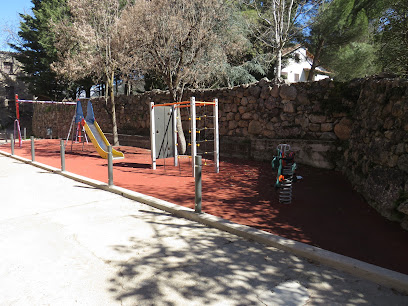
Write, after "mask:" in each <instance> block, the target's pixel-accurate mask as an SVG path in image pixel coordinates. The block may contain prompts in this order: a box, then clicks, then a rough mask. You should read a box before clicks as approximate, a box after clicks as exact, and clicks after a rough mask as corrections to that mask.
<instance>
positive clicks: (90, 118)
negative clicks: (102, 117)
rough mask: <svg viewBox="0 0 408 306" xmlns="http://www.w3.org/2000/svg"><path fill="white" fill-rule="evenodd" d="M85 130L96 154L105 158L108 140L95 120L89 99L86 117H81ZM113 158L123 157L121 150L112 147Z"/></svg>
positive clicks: (108, 144) (106, 156)
mask: <svg viewBox="0 0 408 306" xmlns="http://www.w3.org/2000/svg"><path fill="white" fill-rule="evenodd" d="M82 123H83V126H84V128H85V132H86V134H87V135H88V137H89V139H90V140H91V142H92V144H93V145H94V147H95V149H96V151H97V152H98V154H99V155H100V156H101V157H102V158H105V159H108V147H109V146H110V143H109V141H108V140H107V139H106V137H105V134H104V133H103V132H102V130H101V128H100V127H99V124H98V122H96V120H95V115H94V111H93V107H92V103H91V101H88V105H87V110H86V117H85V120H83V119H82ZM112 157H113V159H122V158H125V156H124V155H123V153H122V152H120V151H117V150H115V149H113V148H112Z"/></svg>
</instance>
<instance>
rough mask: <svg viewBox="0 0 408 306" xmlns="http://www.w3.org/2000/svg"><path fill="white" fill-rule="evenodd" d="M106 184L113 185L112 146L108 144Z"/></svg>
mask: <svg viewBox="0 0 408 306" xmlns="http://www.w3.org/2000/svg"><path fill="white" fill-rule="evenodd" d="M108 185H109V186H112V185H113V158H112V146H110V145H109V146H108Z"/></svg>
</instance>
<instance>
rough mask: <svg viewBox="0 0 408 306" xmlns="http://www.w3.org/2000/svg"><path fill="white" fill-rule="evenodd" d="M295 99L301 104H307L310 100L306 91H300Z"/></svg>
mask: <svg viewBox="0 0 408 306" xmlns="http://www.w3.org/2000/svg"><path fill="white" fill-rule="evenodd" d="M297 100H298V101H299V103H300V104H301V105H309V104H310V100H309V98H308V97H307V94H306V93H300V94H298V96H297Z"/></svg>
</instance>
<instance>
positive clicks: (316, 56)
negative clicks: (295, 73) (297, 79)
mask: <svg viewBox="0 0 408 306" xmlns="http://www.w3.org/2000/svg"><path fill="white" fill-rule="evenodd" d="M323 45H324V39H322V38H321V39H319V41H318V43H317V48H316V52H315V54H314V56H313V63H312V67H310V71H309V76H308V77H307V80H308V81H314V76H315V71H316V68H317V67H318V66H319V60H320V54H321V53H322V49H323Z"/></svg>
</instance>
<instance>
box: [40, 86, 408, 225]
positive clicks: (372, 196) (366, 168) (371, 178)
mask: <svg viewBox="0 0 408 306" xmlns="http://www.w3.org/2000/svg"><path fill="white" fill-rule="evenodd" d="M407 83H408V82H407V81H403V80H393V79H379V78H370V79H364V80H356V81H353V82H350V83H337V82H332V81H329V80H322V81H319V82H312V83H296V84H292V85H287V84H275V83H273V82H269V81H268V80H266V79H263V80H261V81H259V82H257V83H255V84H247V85H241V86H237V87H234V88H222V89H216V90H191V91H186V92H185V95H184V99H185V100H188V99H189V98H190V97H191V96H195V97H196V100H198V101H200V100H201V101H203V100H204V101H211V100H213V99H214V98H218V100H219V124H220V139H221V144H220V147H221V154H222V155H225V154H228V155H229V156H237V157H245V158H254V159H260V160H271V159H272V156H273V155H274V154H275V151H276V145H277V144H278V143H284V142H285V143H289V144H291V145H292V147H293V149H294V151H295V152H296V153H297V157H296V158H297V161H298V162H300V163H304V164H308V165H312V166H316V167H322V168H329V169H333V168H336V169H338V170H341V171H343V172H344V173H345V174H346V176H347V177H348V178H349V180H350V181H351V182H352V183H353V185H354V186H355V188H356V189H357V190H359V191H360V192H361V193H362V194H363V195H364V196H365V198H366V199H367V200H368V202H369V203H370V204H371V205H372V206H373V207H375V208H376V209H377V210H378V211H379V212H380V213H382V214H383V215H384V216H386V217H387V218H390V219H393V220H396V221H399V222H401V223H402V225H403V226H404V227H405V228H407V229H408V200H407V199H408V154H407V153H408V136H407V131H408V103H407V99H408V85H407ZM170 100H171V99H170V95H169V93H168V92H165V91H159V90H154V91H152V92H148V93H144V94H140V95H137V96H131V97H126V96H121V97H118V98H117V99H116V104H117V107H116V110H117V122H118V130H119V133H121V134H126V135H142V136H148V135H149V105H150V102H151V101H154V102H155V103H156V104H157V103H165V102H169V101H170ZM93 105H94V112H95V117H96V119H97V121H98V123H99V124H100V125H101V127H102V129H103V130H104V131H105V132H110V131H111V129H112V125H111V121H110V117H109V116H108V114H107V111H106V110H107V109H109V107H110V106H109V105H108V106H105V103H104V100H103V99H95V100H93ZM53 107H54V106H44V105H39V106H36V111H35V114H34V120H33V129H34V133H35V135H36V136H40V137H46V128H47V127H51V128H52V130H53V134H54V137H66V135H67V133H68V129H69V124H70V121H71V119H72V116H73V111H74V110H73V109H74V108H73V107H71V108H70V107H68V106H61V109H60V110H57V109H56V107H54V109H53ZM62 108H63V109H62ZM83 109H84V110H86V105H85V103H84V104H83ZM200 111H201V112H203V110H200ZM206 112H207V114H209V115H211V111H210V110H206ZM182 117H183V119H184V123H185V124H184V127H185V129H186V130H188V113H187V111H186V109H184V110H183V114H182ZM208 124H209V126H211V123H208ZM187 133H188V132H187ZM127 138H129V136H128V137H127ZM143 139H144V140H142V138H139V139H138V140H137V139H136V140H135V139H134V140H132V141H133V142H134V143H135V141H136V142H137V141H139V142H142V143H143V146H147V145H148V142H146V138H143ZM121 141H122V143H123V141H130V139H127V140H126V137H122V139H121ZM123 144H125V143H123Z"/></svg>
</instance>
